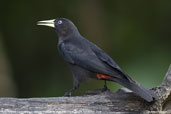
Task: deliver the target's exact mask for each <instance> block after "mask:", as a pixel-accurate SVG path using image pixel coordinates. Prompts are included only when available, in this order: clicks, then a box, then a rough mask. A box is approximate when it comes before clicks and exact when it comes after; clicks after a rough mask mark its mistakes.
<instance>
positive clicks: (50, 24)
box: [37, 19, 55, 28]
mask: <svg viewBox="0 0 171 114" xmlns="http://www.w3.org/2000/svg"><path fill="white" fill-rule="evenodd" d="M37 25H43V26H48V27H52V28H55V19H52V20H44V21H38V22H37Z"/></svg>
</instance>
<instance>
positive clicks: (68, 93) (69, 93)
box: [64, 91, 72, 97]
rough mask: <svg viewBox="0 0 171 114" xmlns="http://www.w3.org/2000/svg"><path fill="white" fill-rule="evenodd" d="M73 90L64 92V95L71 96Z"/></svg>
mask: <svg viewBox="0 0 171 114" xmlns="http://www.w3.org/2000/svg"><path fill="white" fill-rule="evenodd" d="M71 93H72V92H71V91H68V92H66V93H65V94H64V97H70V96H71Z"/></svg>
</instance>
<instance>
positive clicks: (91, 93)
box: [85, 87, 110, 95]
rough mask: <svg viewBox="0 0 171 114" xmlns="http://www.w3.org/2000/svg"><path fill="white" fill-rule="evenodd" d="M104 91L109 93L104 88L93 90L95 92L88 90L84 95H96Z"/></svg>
mask: <svg viewBox="0 0 171 114" xmlns="http://www.w3.org/2000/svg"><path fill="white" fill-rule="evenodd" d="M105 91H110V90H109V89H108V88H107V87H104V88H102V89H95V90H88V91H86V92H85V94H86V95H97V94H100V93H103V92H105Z"/></svg>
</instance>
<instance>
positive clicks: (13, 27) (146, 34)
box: [0, 0, 171, 97]
mask: <svg viewBox="0 0 171 114" xmlns="http://www.w3.org/2000/svg"><path fill="white" fill-rule="evenodd" d="M0 8H1V18H0V96H1V97H55V96H62V95H63V94H64V93H65V92H66V91H67V90H69V89H70V88H71V87H72V83H73V80H72V74H71V71H70V69H69V68H68V66H67V64H66V63H65V61H64V60H63V59H62V58H61V57H60V55H59V53H58V52H57V42H58V38H57V35H56V33H55V32H54V31H53V29H51V28H48V27H43V26H37V25H36V23H37V21H39V20H47V19H54V18H57V17H65V18H68V19H70V20H72V21H73V22H74V23H75V25H76V26H77V27H78V29H79V31H80V33H81V34H82V35H83V36H84V37H86V38H87V39H88V40H90V41H92V42H94V43H96V44H97V45H98V46H99V47H101V48H102V49H103V50H104V51H106V52H107V53H108V54H109V55H110V56H111V57H112V58H113V59H114V60H115V61H116V62H117V63H118V64H119V65H120V67H121V68H122V69H123V70H124V71H125V72H126V73H128V74H129V75H130V76H131V77H132V78H133V79H135V80H137V81H138V82H139V83H141V84H142V85H143V86H145V87H147V88H152V87H154V86H157V85H159V84H160V83H161V81H162V79H163V77H164V75H165V73H166V71H167V69H168V67H169V65H170V63H171V32H170V30H171V29H170V28H171V1H170V0H163V1H162V0H158V1H155V0H139V1H136V0H132V1H130V0H129V1H126V0H125V1H123V0H122V1H121V0H108V1H107V0H85V1H81V0H49V1H42V0H29V1H25V0H13V1H9V0H6V1H5V0H4V1H1V4H0ZM103 84H104V82H103V81H95V80H90V81H88V82H87V83H85V84H82V85H81V86H80V88H79V89H78V90H77V91H75V92H74V93H73V95H83V94H84V92H85V91H86V90H90V89H97V88H102V87H103ZM108 86H109V88H110V89H111V90H112V91H116V90H117V89H118V88H120V87H121V86H119V85H118V84H116V83H112V82H109V83H108Z"/></svg>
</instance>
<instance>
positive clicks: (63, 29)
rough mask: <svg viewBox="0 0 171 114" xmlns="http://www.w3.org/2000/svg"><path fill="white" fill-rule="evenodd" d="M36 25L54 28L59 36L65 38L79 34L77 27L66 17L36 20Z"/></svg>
mask: <svg viewBox="0 0 171 114" xmlns="http://www.w3.org/2000/svg"><path fill="white" fill-rule="evenodd" d="M37 25H43V26H48V27H52V28H54V29H55V31H56V33H57V35H58V37H59V38H66V37H68V36H70V35H77V34H79V32H78V30H77V27H76V26H75V25H74V24H73V23H72V22H71V21H70V20H68V19H66V18H57V19H52V20H44V21H38V22H37Z"/></svg>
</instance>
